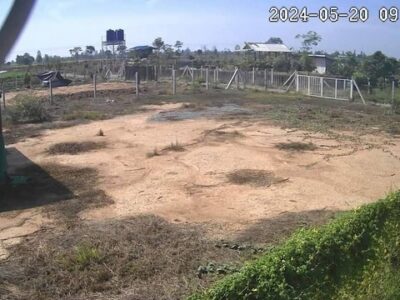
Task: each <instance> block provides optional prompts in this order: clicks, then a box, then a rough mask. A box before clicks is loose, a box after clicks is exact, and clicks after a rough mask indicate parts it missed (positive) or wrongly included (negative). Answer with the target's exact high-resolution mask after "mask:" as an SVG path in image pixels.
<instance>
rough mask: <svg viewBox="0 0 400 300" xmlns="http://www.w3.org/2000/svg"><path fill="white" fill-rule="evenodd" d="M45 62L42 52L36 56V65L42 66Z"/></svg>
mask: <svg viewBox="0 0 400 300" xmlns="http://www.w3.org/2000/svg"><path fill="white" fill-rule="evenodd" d="M42 62H43V58H42V53H41V52H40V51H38V52H37V54H36V63H37V64H41V63H42Z"/></svg>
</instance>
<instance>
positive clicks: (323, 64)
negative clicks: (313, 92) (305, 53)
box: [309, 54, 333, 74]
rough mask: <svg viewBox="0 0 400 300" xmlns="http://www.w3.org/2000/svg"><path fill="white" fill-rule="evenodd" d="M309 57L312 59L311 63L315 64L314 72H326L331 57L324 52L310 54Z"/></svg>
mask: <svg viewBox="0 0 400 300" xmlns="http://www.w3.org/2000/svg"><path fill="white" fill-rule="evenodd" d="M309 57H311V58H312V59H313V64H314V65H315V67H316V68H315V70H314V72H315V73H318V74H326V70H327V68H328V67H329V65H330V64H331V63H332V61H333V60H332V59H331V58H329V57H328V56H326V55H325V54H310V55H309Z"/></svg>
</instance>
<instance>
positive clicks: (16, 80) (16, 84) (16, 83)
mask: <svg viewBox="0 0 400 300" xmlns="http://www.w3.org/2000/svg"><path fill="white" fill-rule="evenodd" d="M15 89H16V90H18V77H15Z"/></svg>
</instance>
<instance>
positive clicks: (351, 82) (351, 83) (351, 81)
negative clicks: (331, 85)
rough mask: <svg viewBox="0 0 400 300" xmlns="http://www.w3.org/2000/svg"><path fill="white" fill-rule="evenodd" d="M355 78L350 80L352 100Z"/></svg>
mask: <svg viewBox="0 0 400 300" xmlns="http://www.w3.org/2000/svg"><path fill="white" fill-rule="evenodd" d="M353 85H354V83H353V79H351V80H350V101H352V100H353Z"/></svg>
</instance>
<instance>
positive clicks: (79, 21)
mask: <svg viewBox="0 0 400 300" xmlns="http://www.w3.org/2000/svg"><path fill="white" fill-rule="evenodd" d="M11 5H12V0H0V23H3V21H4V19H5V18H6V15H7V13H8V11H9V9H10V7H11ZM272 6H276V7H279V8H280V7H283V6H285V7H292V6H294V7H298V8H302V7H307V9H308V11H309V12H318V11H319V9H320V8H321V7H323V6H325V7H332V6H337V7H338V8H339V11H340V12H348V10H349V8H350V7H351V6H356V7H363V6H364V7H366V8H368V10H369V13H370V16H369V20H368V21H366V22H365V23H361V22H359V23H350V22H349V21H348V20H346V19H341V20H340V21H339V22H336V23H332V22H326V23H323V22H321V21H319V20H317V19H313V20H310V21H309V22H305V23H302V22H295V23H289V22H278V23H271V22H269V17H270V12H269V11H270V8H271V7H272ZM383 6H385V7H391V6H397V7H398V8H399V9H400V1H398V0H397V1H390V0H387V1H385V0H382V1H379V0H364V1H345V0H341V1H337V0H336V1H335V0H330V1H317V0H315V1H298V0H297V1H296V0H293V1H287V0H280V1H275V0H272V1H268V0H251V1H250V0H113V1H111V0H37V2H36V6H35V8H34V11H33V13H32V14H31V17H30V19H29V21H28V23H27V25H26V26H25V29H24V31H23V33H22V34H21V35H20V37H19V40H18V42H17V43H16V44H15V45H14V48H13V49H12V50H11V52H10V53H9V55H8V60H13V59H15V56H16V55H17V54H23V53H25V52H28V53H30V54H31V55H33V56H35V55H36V52H37V51H38V50H40V51H41V52H42V55H43V54H49V55H61V56H67V55H69V52H68V49H70V48H72V47H75V46H81V47H82V48H84V47H85V46H87V45H93V46H95V48H96V49H100V48H101V40H102V38H103V39H104V37H105V34H106V30H107V29H110V28H112V29H118V28H122V29H124V30H125V36H126V41H127V46H128V47H133V46H137V45H151V43H152V41H153V40H154V39H155V38H156V37H162V38H163V40H164V41H165V42H166V43H168V44H174V43H175V41H177V40H180V41H182V42H183V43H184V48H187V47H189V48H190V49H192V50H193V49H194V50H195V49H199V48H202V47H204V46H205V47H207V48H209V49H212V48H213V47H217V48H218V49H220V50H223V49H226V48H229V49H234V47H235V45H238V44H239V45H243V43H244V42H245V41H250V42H251V41H256V42H262V41H266V40H268V39H269V38H270V37H280V38H281V39H282V40H283V41H284V43H285V44H286V45H287V46H288V47H290V48H293V49H299V48H300V46H301V44H300V41H299V40H298V39H296V38H295V36H296V35H297V34H303V33H306V32H308V31H310V30H313V31H316V32H317V33H318V34H320V35H321V36H322V42H321V43H320V44H319V45H318V46H317V47H316V48H315V49H314V50H324V51H327V52H333V51H336V50H338V51H357V52H360V51H363V52H365V53H367V54H370V53H373V52H375V51H378V50H381V51H383V52H384V53H385V54H387V55H390V56H394V57H396V58H400V21H398V22H395V23H391V22H386V23H383V22H381V21H380V20H379V18H378V15H379V9H380V8H381V7H383ZM0 42H1V41H0Z"/></svg>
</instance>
